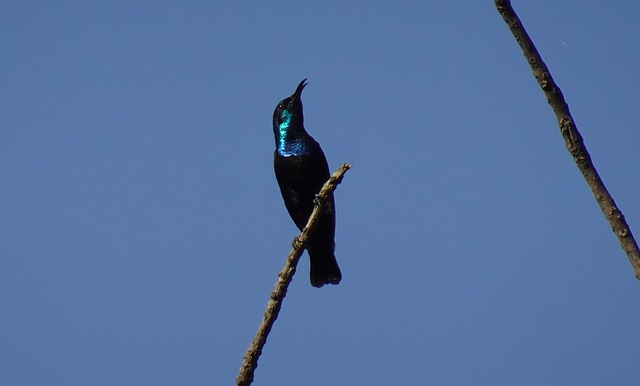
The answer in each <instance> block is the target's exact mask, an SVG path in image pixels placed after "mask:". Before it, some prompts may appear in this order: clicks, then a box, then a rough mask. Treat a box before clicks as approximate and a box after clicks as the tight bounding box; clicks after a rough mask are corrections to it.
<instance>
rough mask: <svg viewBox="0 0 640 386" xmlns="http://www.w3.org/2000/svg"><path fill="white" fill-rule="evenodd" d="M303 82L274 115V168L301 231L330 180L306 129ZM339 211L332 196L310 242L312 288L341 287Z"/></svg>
mask: <svg viewBox="0 0 640 386" xmlns="http://www.w3.org/2000/svg"><path fill="white" fill-rule="evenodd" d="M306 81H307V80H306V79H303V80H302V82H300V84H298V87H297V88H296V91H295V92H294V93H293V95H291V96H289V97H286V98H284V99H283V100H281V101H280V103H278V106H276V109H275V111H274V112H273V134H274V136H275V139H276V151H275V153H274V160H273V166H274V169H275V172H276V179H277V180H278V185H279V186H280V192H281V193H282V198H283V199H284V204H285V206H286V207H287V211H288V212H289V215H290V216H291V218H292V219H293V222H294V223H295V224H296V226H297V227H298V228H299V229H300V230H302V228H304V226H305V225H306V224H307V221H308V220H309V217H310V216H311V212H312V211H313V206H314V205H313V201H314V199H315V196H316V194H318V192H319V191H320V188H322V185H323V184H324V183H325V182H326V181H327V180H328V179H329V165H328V164H327V159H326V157H325V156H324V153H323V152H322V149H321V148H320V145H319V144H318V142H316V141H315V140H314V139H313V138H312V137H311V136H310V135H309V134H308V133H307V131H306V130H305V129H304V117H303V114H302V100H301V99H300V98H301V94H302V90H303V89H304V87H305V86H306V85H307V83H306ZM335 228H336V211H335V203H334V200H333V195H331V197H330V198H329V200H327V203H326V205H325V206H324V212H323V214H322V215H321V217H320V218H319V219H318V224H317V227H316V229H315V231H314V233H313V234H312V235H311V237H310V238H309V240H308V243H307V251H308V252H309V258H310V260H311V285H312V286H314V287H322V286H323V285H325V284H338V283H340V280H341V279H342V273H340V268H339V267H338V262H337V261H336V257H335V256H334V254H333V252H334V250H335V243H334V240H333V239H334V234H335Z"/></svg>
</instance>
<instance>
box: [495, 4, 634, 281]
mask: <svg viewBox="0 0 640 386" xmlns="http://www.w3.org/2000/svg"><path fill="white" fill-rule="evenodd" d="M495 4H496V8H497V9H498V12H500V15H502V18H503V19H504V21H505V23H507V25H508V26H509V29H510V30H511V33H512V34H513V37H514V38H515V39H516V41H517V42H518V44H519V45H520V48H521V49H522V52H523V54H524V56H525V58H526V59H527V62H529V65H530V66H531V69H532V70H533V75H534V76H535V78H536V80H537V81H538V84H539V85H540V87H541V88H542V91H544V93H545V95H546V97H547V102H549V104H550V105H551V108H552V109H553V112H554V113H555V114H556V118H557V120H558V125H559V126H560V133H561V134H562V137H563V138H564V141H565V144H566V146H567V150H569V153H571V155H572V156H573V159H574V161H575V162H576V164H577V165H578V169H580V172H581V173H582V175H583V176H584V178H585V180H587V184H589V187H590V188H591V191H592V192H593V195H594V196H595V198H596V201H597V202H598V205H600V209H601V210H602V213H603V214H604V216H605V217H606V218H607V220H608V221H609V224H611V228H612V230H613V233H615V234H616V236H617V237H618V241H619V242H620V245H621V246H622V249H623V250H624V251H625V253H626V254H627V257H628V258H629V262H630V263H631V266H632V267H633V270H634V272H635V274H636V278H637V279H638V280H640V250H638V244H637V243H636V240H635V239H634V237H633V234H632V233H631V229H630V228H629V225H627V222H626V221H625V219H624V215H623V214H622V212H621V211H620V209H618V207H617V206H616V203H615V202H614V201H613V198H612V197H611V195H610V194H609V191H607V188H606V187H605V185H604V183H603V182H602V179H600V176H599V175H598V172H597V171H596V168H595V166H594V165H593V163H592V161H591V156H590V155H589V152H587V148H586V147H585V145H584V143H583V141H582V136H581V135H580V132H578V128H577V127H576V124H575V121H574V120H573V117H572V116H571V113H570V112H569V106H568V105H567V102H565V100H564V96H563V95H562V91H561V90H560V87H558V85H557V84H556V83H555V82H554V80H553V78H552V77H551V73H550V72H549V69H548V68H547V66H546V65H545V64H544V62H543V61H542V57H541V56H540V54H539V53H538V50H537V49H536V47H535V45H534V44H533V41H531V38H530V37H529V35H528V34H527V31H526V30H525V29H524V26H523V25H522V22H521V21H520V19H519V18H518V15H517V14H516V12H515V11H514V10H513V8H512V7H511V1H509V0H495Z"/></svg>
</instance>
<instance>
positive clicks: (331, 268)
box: [309, 250, 342, 288]
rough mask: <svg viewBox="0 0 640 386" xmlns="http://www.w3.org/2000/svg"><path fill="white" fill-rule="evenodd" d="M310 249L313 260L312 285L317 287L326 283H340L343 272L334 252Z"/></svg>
mask: <svg viewBox="0 0 640 386" xmlns="http://www.w3.org/2000/svg"><path fill="white" fill-rule="evenodd" d="M322 252H323V253H320V251H316V250H309V257H310V260H311V285H312V286H314V287H317V288H320V287H322V286H323V285H325V284H338V283H340V280H342V273H341V272H340V267H338V262H337V261H336V257H335V256H334V254H333V252H329V253H327V252H324V251H322Z"/></svg>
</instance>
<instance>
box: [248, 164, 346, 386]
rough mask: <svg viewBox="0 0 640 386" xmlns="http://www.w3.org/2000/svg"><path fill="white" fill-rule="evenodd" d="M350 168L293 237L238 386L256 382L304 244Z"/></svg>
mask: <svg viewBox="0 0 640 386" xmlns="http://www.w3.org/2000/svg"><path fill="white" fill-rule="evenodd" d="M350 168H351V165H348V164H343V165H342V166H341V167H340V168H338V169H337V170H336V171H335V172H334V173H333V175H332V176H331V178H329V180H328V181H327V182H325V184H324V185H323V186H322V189H320V192H319V193H318V196H317V197H316V200H315V206H314V208H313V212H312V213H311V216H310V217H309V221H307V225H305V227H304V229H303V230H302V232H301V233H300V235H299V236H298V237H296V238H295V239H293V249H291V252H290V253H289V256H288V257H287V261H286V263H285V265H284V267H283V268H282V270H281V271H280V273H279V274H278V281H277V282H276V285H275V288H274V289H273V292H271V297H270V298H269V302H268V303H267V310H266V311H265V313H264V319H263V320H262V323H260V327H258V332H257V333H256V336H255V337H254V338H253V341H252V342H251V345H250V346H249V348H248V349H247V352H246V353H245V354H244V362H243V363H242V367H241V368H240V374H239V375H238V378H236V384H237V385H238V386H246V385H250V384H251V382H253V373H254V372H255V370H256V368H257V367H258V359H259V358H260V354H262V349H263V348H264V345H265V343H266V342H267V336H268V335H269V332H270V331H271V327H273V324H274V323H275V321H276V319H277V318H278V313H279V312H280V308H281V307H282V302H283V300H284V297H285V295H286V294H287V288H288V287H289V283H291V280H292V279H293V275H294V274H295V272H296V266H297V265H298V261H299V260H300V256H302V253H303V252H304V246H305V245H306V243H307V240H308V239H309V235H311V233H313V230H314V229H315V226H316V223H317V222H318V221H317V220H318V218H319V217H320V213H321V212H322V204H324V203H325V202H326V201H327V199H328V198H329V196H330V195H331V193H332V192H333V191H334V190H335V189H336V187H337V186H338V184H340V182H342V177H343V176H344V174H345V173H346V172H347V170H349V169H350Z"/></svg>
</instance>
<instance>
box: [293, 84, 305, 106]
mask: <svg viewBox="0 0 640 386" xmlns="http://www.w3.org/2000/svg"><path fill="white" fill-rule="evenodd" d="M306 85H307V78H304V79H302V82H300V83H299V84H298V87H297V88H296V91H295V92H294V93H293V95H291V101H292V102H294V101H295V103H300V100H301V99H300V98H302V90H303V89H304V86H306Z"/></svg>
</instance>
